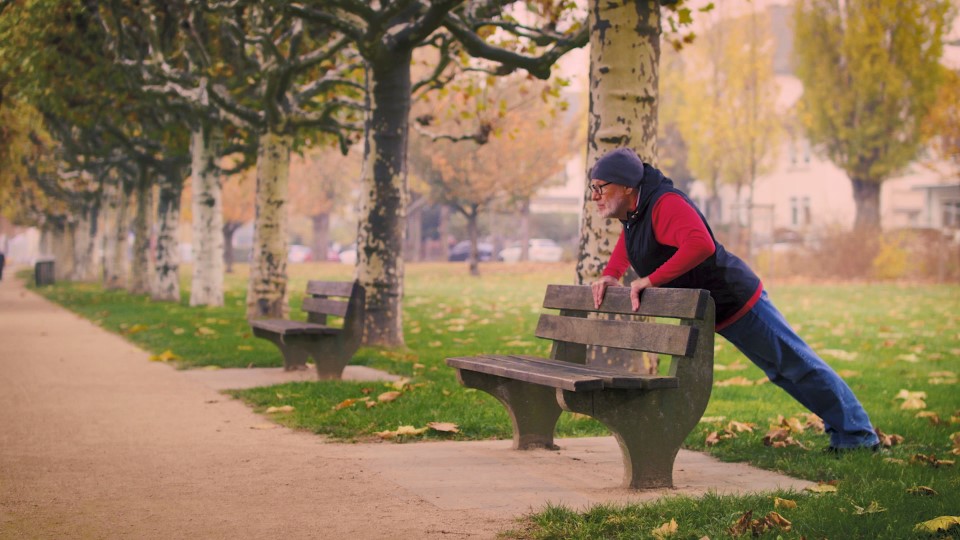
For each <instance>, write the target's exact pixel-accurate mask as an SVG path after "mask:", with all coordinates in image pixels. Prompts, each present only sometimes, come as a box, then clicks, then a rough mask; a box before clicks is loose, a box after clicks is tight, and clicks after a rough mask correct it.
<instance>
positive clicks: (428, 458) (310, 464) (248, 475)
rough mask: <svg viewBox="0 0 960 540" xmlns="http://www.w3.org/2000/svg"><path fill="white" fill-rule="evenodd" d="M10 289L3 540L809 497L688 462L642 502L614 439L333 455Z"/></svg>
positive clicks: (319, 443) (3, 361)
mask: <svg viewBox="0 0 960 540" xmlns="http://www.w3.org/2000/svg"><path fill="white" fill-rule="evenodd" d="M7 276H8V277H7V279H5V280H3V281H0V538H3V539H7V538H140V539H150V538H158V539H160V538H163V539H171V538H190V539H196V538H204V539H218V538H231V539H234V538H267V537H285V538H293V539H299V538H331V539H339V538H344V539H347V538H349V539H354V538H361V539H362V538H371V539H373V538H417V539H420V538H493V537H495V536H496V534H497V532H499V531H501V530H504V529H509V528H512V527H514V525H515V521H514V519H515V518H516V517H519V516H522V515H523V514H525V513H527V512H529V511H531V510H539V509H541V508H542V507H543V506H544V505H545V504H546V503H547V502H554V503H563V504H567V505H569V506H572V507H577V508H579V507H584V506H586V505H589V504H594V503H597V502H627V501H637V500H644V499H650V498H654V497H657V496H661V495H663V494H664V493H681V492H682V493H693V494H696V493H703V492H705V491H707V490H714V491H718V492H738V491H751V490H769V489H773V488H775V487H776V486H782V487H795V488H802V487H804V486H805V485H807V484H806V483H805V482H800V481H797V480H793V479H790V478H787V477H783V476H779V475H775V474H771V473H767V472H763V471H758V470H756V469H752V468H750V467H745V466H742V465H735V464H721V463H719V462H716V461H715V460H712V459H710V458H708V457H707V456H704V455H701V454H696V453H693V452H685V451H681V455H680V457H679V458H678V462H677V469H678V470H677V472H676V473H675V477H676V483H677V485H678V489H676V490H667V491H660V492H640V493H637V492H629V491H626V490H621V489H618V488H613V487H611V486H616V485H617V484H619V480H620V475H621V474H622V465H621V461H620V455H619V451H618V449H617V448H616V444H615V443H614V442H613V439H612V438H611V437H603V438H591V439H576V440H566V441H559V444H560V445H561V447H563V450H562V451H560V452H551V451H535V452H513V451H511V450H510V442H509V441H479V442H468V443H456V442H443V443H422V444H403V445H397V444H392V443H385V444H338V443H329V442H326V441H325V440H324V439H323V438H321V437H318V436H315V435H311V434H306V433H299V432H294V431H291V430H289V429H285V428H281V427H277V426H276V425H274V424H271V423H270V422H269V420H268V419H266V418H264V417H262V416H260V415H257V414H254V413H253V412H251V411H250V410H249V409H248V408H247V407H246V406H244V405H243V404H242V403H240V402H238V401H236V400H233V399H231V398H229V397H227V396H224V395H223V394H221V393H219V391H218V389H217V388H219V387H222V386H223V385H224V384H227V385H229V384H234V383H235V381H236V379H234V380H233V381H231V382H224V381H223V380H219V381H218V380H216V379H215V378H211V376H209V375H199V374H197V373H190V374H188V373H184V372H178V371H176V370H174V369H172V368H171V367H169V366H166V365H163V364H159V363H154V362H149V361H148V360H147V358H148V354H147V353H145V352H144V351H141V350H140V349H137V348H136V347H134V346H133V345H131V344H130V343H128V342H126V341H124V340H123V339H122V338H120V337H117V336H115V335H112V334H109V333H107V332H105V331H103V330H101V329H99V328H98V327H96V326H95V325H93V324H91V323H89V322H87V321H85V320H83V319H81V318H79V317H77V316H75V315H73V314H71V313H69V312H67V311H65V310H63V309H61V308H59V307H57V306H55V305H53V304H50V303H49V302H47V301H46V300H43V299H42V298H40V297H39V296H37V295H35V294H33V293H30V292H28V291H26V290H24V289H23V286H22V284H21V283H19V282H17V281H15V280H13V279H12V273H10V274H7ZM208 373H209V372H208ZM226 375H227V374H224V375H222V377H225V376H226ZM236 375H237V374H233V375H231V376H236ZM240 375H243V377H242V378H243V379H244V381H246V382H244V383H243V384H252V383H256V382H257V380H258V377H257V376H251V375H249V374H240ZM352 376H357V377H370V376H376V374H375V373H370V372H368V371H364V370H352ZM278 377H279V375H278V374H277V372H276V370H266V371H263V372H262V377H261V378H262V380H263V381H264V384H268V383H273V382H276V379H277V378H278ZM237 384H240V383H237Z"/></svg>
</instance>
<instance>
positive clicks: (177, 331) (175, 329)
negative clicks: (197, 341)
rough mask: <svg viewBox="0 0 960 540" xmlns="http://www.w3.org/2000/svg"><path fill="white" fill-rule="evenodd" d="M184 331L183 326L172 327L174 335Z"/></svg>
mask: <svg viewBox="0 0 960 540" xmlns="http://www.w3.org/2000/svg"><path fill="white" fill-rule="evenodd" d="M184 332H186V330H184V329H183V328H174V329H173V335H175V336H179V335H181V334H183V333H184Z"/></svg>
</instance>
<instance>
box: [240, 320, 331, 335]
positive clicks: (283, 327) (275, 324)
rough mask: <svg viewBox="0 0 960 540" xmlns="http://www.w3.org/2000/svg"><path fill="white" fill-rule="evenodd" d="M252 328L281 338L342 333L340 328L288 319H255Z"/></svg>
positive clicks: (251, 323)
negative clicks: (278, 335)
mask: <svg viewBox="0 0 960 540" xmlns="http://www.w3.org/2000/svg"><path fill="white" fill-rule="evenodd" d="M250 326H252V327H253V328H256V329H261V330H266V331H268V332H273V333H275V334H280V335H281V336H292V335H306V334H315V335H332V334H336V333H337V332H340V331H341V330H340V329H339V328H330V327H329V326H324V325H322V324H314V323H308V322H302V321H290V320H287V319H254V320H251V321H250Z"/></svg>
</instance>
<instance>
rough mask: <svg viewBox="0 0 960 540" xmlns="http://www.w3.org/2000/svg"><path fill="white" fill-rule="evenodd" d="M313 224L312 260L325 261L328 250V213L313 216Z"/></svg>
mask: <svg viewBox="0 0 960 540" xmlns="http://www.w3.org/2000/svg"><path fill="white" fill-rule="evenodd" d="M311 221H312V222H313V260H315V261H326V260H327V250H328V249H330V213H329V212H323V213H322V214H314V215H313V217H312V219H311Z"/></svg>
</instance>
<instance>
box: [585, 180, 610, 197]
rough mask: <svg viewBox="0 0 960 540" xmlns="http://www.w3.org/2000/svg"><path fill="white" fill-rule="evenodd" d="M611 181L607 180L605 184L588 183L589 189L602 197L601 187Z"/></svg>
mask: <svg viewBox="0 0 960 540" xmlns="http://www.w3.org/2000/svg"><path fill="white" fill-rule="evenodd" d="M612 183H613V182H607V183H606V184H590V191H592V192H593V194H594V195H596V196H597V197H603V188H605V187H607V186H609V185H610V184H612Z"/></svg>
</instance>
